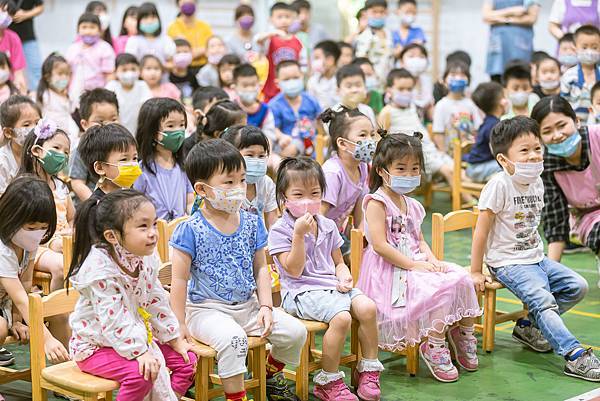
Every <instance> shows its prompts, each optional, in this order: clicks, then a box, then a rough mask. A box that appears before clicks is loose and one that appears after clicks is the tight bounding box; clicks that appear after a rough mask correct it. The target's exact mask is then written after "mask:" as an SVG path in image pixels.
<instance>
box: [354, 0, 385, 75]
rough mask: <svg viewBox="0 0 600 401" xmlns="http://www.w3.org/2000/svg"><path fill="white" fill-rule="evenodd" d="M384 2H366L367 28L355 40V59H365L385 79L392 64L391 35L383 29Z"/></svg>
mask: <svg viewBox="0 0 600 401" xmlns="http://www.w3.org/2000/svg"><path fill="white" fill-rule="evenodd" d="M387 7H388V4H387V1H386V0H367V1H366V2H365V10H366V11H365V12H366V14H367V17H368V19H369V22H368V24H369V26H368V28H367V29H365V30H364V31H363V32H362V33H361V34H360V35H358V37H357V38H356V44H355V48H356V53H355V54H356V57H367V58H368V59H369V60H371V62H372V63H373V66H374V68H375V74H376V75H377V77H378V78H379V79H380V80H383V79H385V77H386V76H387V74H388V71H389V70H390V67H391V64H392V58H393V54H392V33H391V32H390V31H389V30H388V29H387V28H386V27H385V22H386V17H387V12H388V10H387Z"/></svg>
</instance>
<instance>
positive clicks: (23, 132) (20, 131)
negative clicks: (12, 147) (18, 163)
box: [12, 127, 31, 146]
mask: <svg viewBox="0 0 600 401" xmlns="http://www.w3.org/2000/svg"><path fill="white" fill-rule="evenodd" d="M12 131H13V133H14V134H15V137H14V138H13V141H15V143H16V144H17V145H19V146H23V143H25V138H26V137H27V134H29V131H31V128H27V127H21V128H13V129H12Z"/></svg>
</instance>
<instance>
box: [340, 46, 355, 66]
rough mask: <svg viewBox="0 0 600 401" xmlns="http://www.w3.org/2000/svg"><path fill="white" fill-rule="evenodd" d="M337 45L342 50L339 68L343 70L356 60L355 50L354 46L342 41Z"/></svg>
mask: <svg viewBox="0 0 600 401" xmlns="http://www.w3.org/2000/svg"><path fill="white" fill-rule="evenodd" d="M337 45H338V47H339V49H340V57H339V58H338V62H337V67H338V68H341V67H343V66H345V65H348V64H350V63H352V60H354V48H353V47H352V45H351V44H349V43H346V42H344V41H341V40H340V41H339V42H337Z"/></svg>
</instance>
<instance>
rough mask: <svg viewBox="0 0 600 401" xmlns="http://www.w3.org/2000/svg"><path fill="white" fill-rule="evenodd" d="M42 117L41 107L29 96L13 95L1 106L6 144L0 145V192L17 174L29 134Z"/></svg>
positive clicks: (1, 123) (4, 141)
mask: <svg viewBox="0 0 600 401" xmlns="http://www.w3.org/2000/svg"><path fill="white" fill-rule="evenodd" d="M40 118H42V112H41V110H40V108H39V107H38V106H37V105H36V104H35V103H34V102H33V100H31V99H30V98H29V97H27V96H21V95H13V96H11V97H9V98H8V100H7V101H5V102H4V103H2V105H1V106H0V126H2V134H3V135H4V140H3V141H2V142H3V143H4V145H2V146H1V147H0V194H3V193H4V191H5V190H6V187H7V186H8V184H9V183H10V182H11V181H12V179H13V178H15V177H16V176H17V173H18V172H19V168H20V167H21V158H22V153H23V144H24V143H25V138H26V137H27V134H28V133H29V131H31V129H32V128H33V127H35V125H36V124H37V122H38V120H39V119H40Z"/></svg>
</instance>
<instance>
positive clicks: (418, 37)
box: [392, 0, 427, 58]
mask: <svg viewBox="0 0 600 401" xmlns="http://www.w3.org/2000/svg"><path fill="white" fill-rule="evenodd" d="M396 14H397V15H398V18H399V19H400V29H398V30H397V31H392V42H393V45H394V53H395V55H396V57H398V58H401V57H400V53H402V51H403V50H404V48H405V47H406V46H408V45H410V44H411V43H418V44H420V45H424V44H425V42H427V39H426V38H425V32H423V29H421V28H419V27H418V26H415V25H414V23H415V20H416V19H417V2H416V1H415V0H398V8H396Z"/></svg>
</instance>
